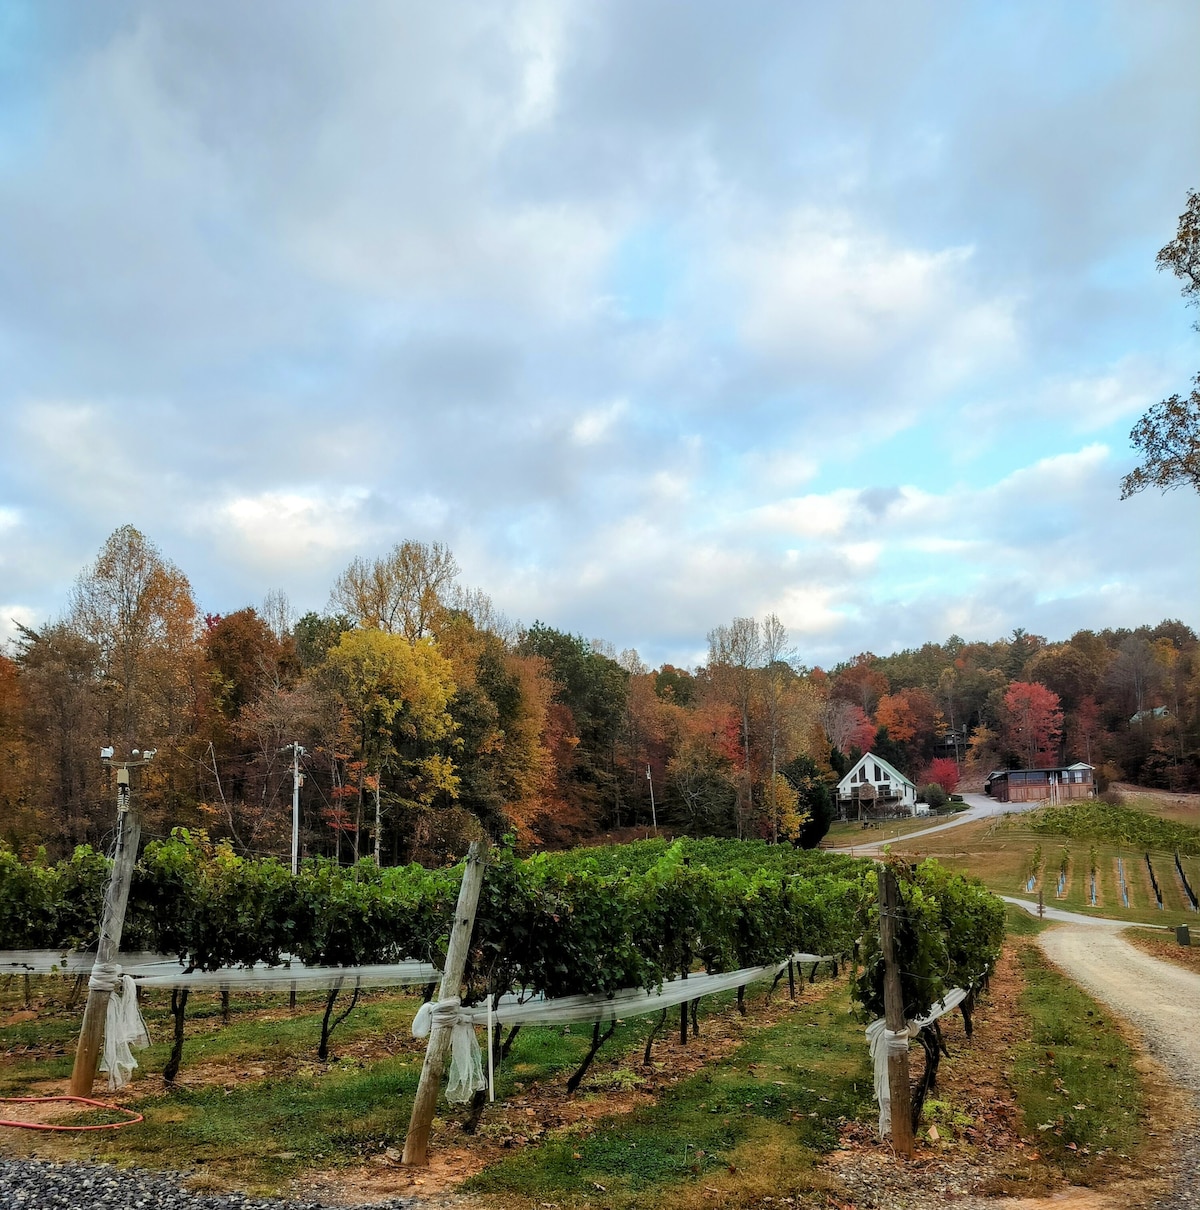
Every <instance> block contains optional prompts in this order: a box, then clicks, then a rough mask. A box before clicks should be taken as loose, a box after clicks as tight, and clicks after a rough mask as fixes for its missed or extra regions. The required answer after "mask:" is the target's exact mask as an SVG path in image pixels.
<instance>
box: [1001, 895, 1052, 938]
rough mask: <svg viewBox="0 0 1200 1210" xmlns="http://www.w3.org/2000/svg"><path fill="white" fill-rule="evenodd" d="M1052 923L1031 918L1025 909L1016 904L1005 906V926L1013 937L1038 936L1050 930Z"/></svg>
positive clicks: (1034, 917)
mask: <svg viewBox="0 0 1200 1210" xmlns="http://www.w3.org/2000/svg"><path fill="white" fill-rule="evenodd" d="M1051 923H1052V921H1049V920H1039V919H1038V918H1037V917H1036V916H1031V915H1030V914H1029V913H1028V912H1027V911H1026V910H1025V909H1024V908H1019V907H1017V905H1016V904H1015V903H1006V904H1005V905H1004V925H1005V929H1006V930H1007V932H1008V934H1009V935H1010V936H1012V937H1033V936H1036V935H1037V934H1038V933H1040V932H1043V931H1044V930H1045V929H1048V928H1049V927H1050V925H1051Z"/></svg>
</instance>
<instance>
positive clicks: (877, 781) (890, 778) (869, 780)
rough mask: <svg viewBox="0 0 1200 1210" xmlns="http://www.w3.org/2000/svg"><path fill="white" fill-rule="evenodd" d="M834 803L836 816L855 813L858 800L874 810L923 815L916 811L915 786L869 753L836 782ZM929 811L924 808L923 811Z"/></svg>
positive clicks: (879, 757)
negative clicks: (835, 800) (849, 812)
mask: <svg viewBox="0 0 1200 1210" xmlns="http://www.w3.org/2000/svg"><path fill="white" fill-rule="evenodd" d="M867 787H869V788H867ZM837 800H838V813H839V814H842V813H844V812H847V811H857V810H858V804H859V802H860V801H861V802H862V803H863V805H864V806H865V807H868V808H873V809H876V810H877V809H879V808H883V809H885V810H888V811H908V813H909V814H910V815H917V814H921V813H922V812H920V811H919V810H918V808H917V787H916V785H915V783H913V782H911V781H909V779H908V778H907V777H905V776H904V774H903V773H901V772H900V770H899V769H897V768H896V767H895V766H894V765H890V764H888V762H887V761H886V760H884V759H883V757H882V756H876V755H875V754H874V753H872V752H868V753H867V754H866V756H863V757H860V758H859V761H858V763H857V764H856V765H855V766H854V768H853V769H851V770H850V772H849V773H847V774H846V776H845V777H843V778H842V780H841V781H840V782H838V786H837ZM922 806H924V804H922ZM928 810H929V808H928V807H925V811H928Z"/></svg>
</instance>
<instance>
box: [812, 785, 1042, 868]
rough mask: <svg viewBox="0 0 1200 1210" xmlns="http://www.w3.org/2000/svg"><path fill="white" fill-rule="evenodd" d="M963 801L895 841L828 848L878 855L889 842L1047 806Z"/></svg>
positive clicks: (982, 797)
mask: <svg viewBox="0 0 1200 1210" xmlns="http://www.w3.org/2000/svg"><path fill="white" fill-rule="evenodd" d="M963 802H965V803H966V804H967V810H965V811H960V812H959V813H958V814H957V815H955V816H953V817H952V818H950V819H948V820H947V821H946V822H945V823H939V824H934V825H933V826H932V827H928V828H921V830H920V831H918V832H908V833H906V834H905V835H904V836H897V837H895V838H894V839H893V840H867V841H864V842H863V843H861V844H851V845H836V846H834V845H831V846H830V847H829V849H828V850H827V851H828V852H830V853H850V854H852V855H854V856H856V857H876V856H878V855H879V854H880V853H881V852H882V851H883V849H884V848H885V846H888V845H892V846H894V847H901V846H907V845H909V844H911V843H912V841H914V840H920V839H921V838H922V837H924V836H932V835H933V834H934V833H935V832H947V831H949V830H950V829H951V828H961V827H962V825H963V824H965V823H974V822H975V821H976V820H977V819H992V818H994V817H995V816H997V815H1017V814H1020V813H1022V812H1024V811H1032V810H1033V809H1034V808H1035V807H1040V806H1044V805H1045V804H1044V803H1041V802H1028V803H1025V802H997V801H996V800H995V799H994V798H988V797H987V795H986V794H964V795H963ZM821 847H822V848H824V847H825V846H824V845H822V846H821Z"/></svg>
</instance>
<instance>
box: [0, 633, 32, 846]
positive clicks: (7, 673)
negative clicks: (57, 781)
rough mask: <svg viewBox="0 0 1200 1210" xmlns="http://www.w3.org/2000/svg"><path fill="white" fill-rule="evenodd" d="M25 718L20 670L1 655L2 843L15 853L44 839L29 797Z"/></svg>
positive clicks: (0, 764)
mask: <svg viewBox="0 0 1200 1210" xmlns="http://www.w3.org/2000/svg"><path fill="white" fill-rule="evenodd" d="M25 717H26V701H25V695H24V692H23V689H22V686H21V681H20V669H19V668H18V666H17V664H16V663H15V662H14V661H13V660H10V659H9V658H8V657H7V656H6V655H4V654H3V653H0V840H3V841H5V842H7V843H8V844H10V845H11V846H12V847H13V848H15V849H19V848H20V847H21V846H22V845H23V844H24V843H26V842H28V841H37V840H40V839H41V836H40V832H41V828H40V827H39V825H40V824H41V823H42V817H41V813H40V812H39V811H38V810H37V806H36V805H35V803H34V802H33V800H32V795H31V793H30V778H29V763H28V758H29V750H28V747H27V745H26V742H25Z"/></svg>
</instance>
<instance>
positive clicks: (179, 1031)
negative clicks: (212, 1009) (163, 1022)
mask: <svg viewBox="0 0 1200 1210" xmlns="http://www.w3.org/2000/svg"><path fill="white" fill-rule="evenodd" d="M187 1002H188V988H186V987H173V988H172V989H171V1016H172V1017H174V1018H175V1038H174V1041H173V1042H172V1044H171V1054H170V1056H169V1058H168V1059H167V1065H166V1067H164V1068H163V1080H164V1081H165V1082H166V1083H167V1084H174V1083H175V1077H176V1076H177V1075H178V1074H179V1061H180V1060H181V1059H182V1058H183V1016H184V1013H185V1012H186V1011H187Z"/></svg>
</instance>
